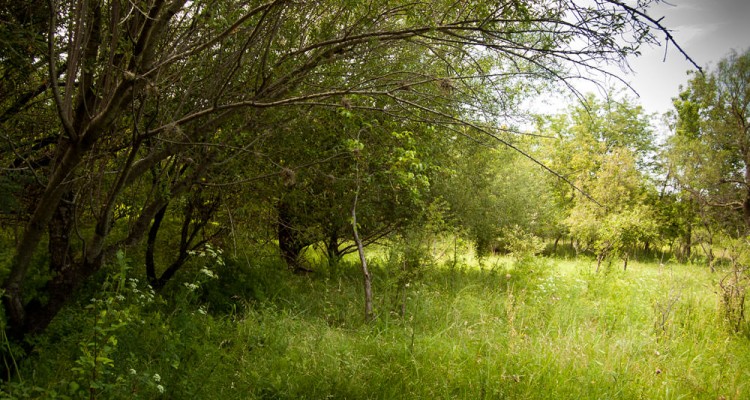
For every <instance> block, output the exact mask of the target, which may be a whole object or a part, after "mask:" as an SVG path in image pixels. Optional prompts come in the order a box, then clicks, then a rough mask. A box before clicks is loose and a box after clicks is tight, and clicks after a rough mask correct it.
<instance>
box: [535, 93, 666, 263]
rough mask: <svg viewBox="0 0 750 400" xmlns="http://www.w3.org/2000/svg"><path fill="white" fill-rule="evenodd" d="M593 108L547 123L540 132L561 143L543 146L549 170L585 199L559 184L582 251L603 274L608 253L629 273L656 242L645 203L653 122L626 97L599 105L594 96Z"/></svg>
mask: <svg viewBox="0 0 750 400" xmlns="http://www.w3.org/2000/svg"><path fill="white" fill-rule="evenodd" d="M587 105H588V108H586V107H584V106H583V105H580V106H576V107H571V109H570V110H569V111H568V112H567V113H563V114H560V115H557V116H553V117H551V118H548V119H547V121H542V122H541V127H540V130H541V132H542V133H547V135H546V136H554V137H557V138H558V140H556V141H548V142H544V143H545V144H547V146H546V147H545V148H544V149H543V150H542V151H546V152H547V160H549V161H548V163H549V165H551V166H553V168H555V169H556V170H557V171H559V172H560V173H562V174H563V175H564V176H566V177H567V178H568V179H569V180H570V181H572V182H573V183H574V185H575V187H577V188H579V189H580V190H582V193H585V195H582V193H581V192H576V191H575V190H574V188H573V186H566V185H560V184H557V185H555V186H553V190H554V191H555V193H556V195H555V197H556V198H558V199H559V200H558V204H559V205H561V206H562V207H564V209H565V214H564V215H565V219H564V220H563V224H564V225H565V226H566V227H567V229H568V231H569V233H570V235H571V236H572V237H573V238H575V239H576V240H577V242H578V246H579V247H582V248H583V249H590V250H593V251H594V253H595V254H596V256H597V269H598V268H599V266H600V265H601V263H602V261H603V260H604V259H605V258H606V257H608V256H610V255H619V256H621V257H622V258H623V261H624V268H627V263H628V259H629V257H630V253H631V252H632V251H633V250H634V248H635V247H636V245H637V244H639V243H649V242H650V241H652V240H653V239H654V238H655V236H656V224H655V215H654V213H653V210H652V209H651V207H649V205H648V204H647V203H646V202H645V200H646V195H647V193H648V189H649V187H650V186H651V183H650V182H649V180H648V175H647V172H648V163H647V161H648V160H649V158H651V157H650V156H649V153H650V152H652V151H653V149H654V146H653V144H652V142H651V130H650V124H649V121H648V116H647V115H646V114H644V112H643V109H642V108H641V107H640V106H636V105H633V104H632V103H631V102H630V100H628V99H627V98H625V99H623V100H621V101H616V100H615V99H614V97H612V96H609V97H608V98H607V99H606V100H604V101H600V100H597V99H596V98H594V97H593V96H591V95H589V96H588V101H587ZM569 116H570V117H569Z"/></svg>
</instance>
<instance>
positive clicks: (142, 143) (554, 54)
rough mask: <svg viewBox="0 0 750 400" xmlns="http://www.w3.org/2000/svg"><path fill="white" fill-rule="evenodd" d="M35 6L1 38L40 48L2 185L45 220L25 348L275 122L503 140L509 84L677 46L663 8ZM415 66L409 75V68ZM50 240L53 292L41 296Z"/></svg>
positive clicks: (20, 308)
mask: <svg viewBox="0 0 750 400" xmlns="http://www.w3.org/2000/svg"><path fill="white" fill-rule="evenodd" d="M32 3H33V5H34V7H33V10H32V8H28V10H29V12H30V13H31V14H32V15H33V16H34V18H32V19H31V20H33V21H38V20H39V18H41V22H39V23H36V22H34V23H33V24H31V25H28V24H26V23H25V22H23V21H22V20H21V19H14V21H21V22H19V23H18V24H15V23H14V24H11V25H9V26H11V36H7V35H5V34H3V36H2V38H3V40H6V39H5V38H7V37H13V38H17V37H20V36H18V35H20V33H19V32H22V31H24V30H26V29H27V27H33V28H29V29H31V30H27V31H29V32H33V39H32V40H31V42H33V43H35V44H36V46H32V48H31V51H30V54H24V53H23V52H18V54H19V56H18V57H15V58H14V60H13V61H12V62H14V63H15V62H16V61H18V60H22V62H18V63H16V64H12V63H11V61H8V60H9V59H8V58H6V57H3V59H2V61H3V71H2V72H3V74H6V73H7V71H11V69H12V68H15V67H9V65H21V66H23V68H26V69H24V74H25V75H22V76H24V77H27V78H26V79H24V80H23V81H21V82H23V84H19V85H16V86H12V87H11V90H13V95H12V96H6V97H4V98H3V99H2V107H3V109H2V115H3V120H2V124H3V126H2V127H3V130H4V131H5V132H6V133H5V135H6V136H7V137H6V140H5V143H7V147H6V149H7V151H4V152H3V153H2V154H3V156H2V161H3V163H4V165H5V166H7V167H6V170H4V174H3V175H4V178H5V179H6V180H7V179H10V180H11V182H13V183H15V182H20V181H21V179H26V180H25V181H23V185H24V194H23V196H26V197H27V198H28V201H27V202H26V203H25V204H27V205H28V206H29V208H28V209H27V210H25V211H24V212H22V214H23V217H22V218H20V221H21V222H20V225H21V226H20V227H19V229H20V230H21V231H22V234H21V235H20V238H19V240H18V244H17V246H16V249H15V251H14V255H13V261H12V263H11V269H10V271H9V274H8V276H7V277H6V279H5V281H4V284H3V288H4V289H5V294H4V298H3V299H4V306H5V310H6V315H7V316H8V318H9V320H10V325H11V328H12V334H14V335H15V336H17V337H21V336H23V335H24V334H26V333H28V332H33V331H39V330H42V329H44V328H45V327H46V325H47V324H48V323H49V321H50V320H51V319H52V318H53V317H54V315H55V314H57V311H58V310H59V309H60V307H62V305H63V304H64V303H65V301H66V300H67V299H69V298H70V296H71V294H72V293H74V290H75V288H77V287H78V286H79V285H80V284H81V283H82V282H84V281H85V280H86V279H88V278H89V277H90V276H91V275H92V274H94V273H95V272H96V271H98V270H99V269H100V268H101V266H102V265H103V263H104V262H105V261H106V260H108V259H111V257H112V256H113V255H114V254H115V253H116V252H117V251H118V250H120V249H124V248H125V249H126V248H129V247H132V246H135V245H137V244H139V243H140V242H141V240H142V239H143V238H144V236H146V234H147V232H148V231H149V226H151V221H152V220H153V219H154V217H155V216H156V215H157V214H158V213H159V212H160V210H162V209H163V208H164V207H165V205H167V204H169V203H170V202H171V201H173V200H174V199H178V198H184V197H186V196H188V193H190V192H191V191H192V190H193V189H194V188H196V187H198V186H200V185H206V184H207V183H210V182H211V181H214V180H218V181H220V182H223V181H224V180H226V175H222V176H215V175H214V174H215V173H216V171H224V172H228V171H227V170H224V169H223V168H222V165H223V164H222V163H223V162H225V160H227V159H234V160H236V159H239V158H244V159H248V158H247V157H249V156H251V154H250V152H249V151H248V149H249V147H252V146H254V145H258V142H257V141H258V140H260V138H262V137H267V136H268V135H270V136H273V135H277V134H279V133H278V132H277V131H275V127H274V125H272V124H271V123H270V122H271V121H274V120H279V119H280V116H281V115H289V114H294V113H295V112H299V110H307V109H310V108H324V107H340V106H341V104H342V102H347V107H351V108H352V109H365V110H376V111H378V112H380V113H382V114H383V115H385V116H387V117H388V118H390V119H393V120H425V119H429V122H430V123H432V124H442V125H445V126H449V127H455V126H456V124H465V125H467V126H470V127H472V132H471V133H467V134H469V135H474V136H475V137H476V135H488V134H489V135H491V134H492V131H491V130H488V128H486V126H485V128H481V129H480V127H479V125H478V124H476V123H472V122H471V121H472V119H473V120H474V121H476V120H477V119H479V118H480V116H481V120H482V121H485V122H492V121H495V120H498V119H501V118H503V117H504V115H505V114H506V112H507V111H508V110H505V109H503V107H502V104H504V101H505V100H506V99H505V97H504V94H505V93H506V91H505V89H506V88H507V87H508V86H509V85H518V84H520V82H521V81H522V80H523V79H526V78H543V79H557V80H566V79H569V78H570V77H571V76H576V75H578V70H579V69H580V68H593V69H596V68H597V65H598V64H597V63H599V62H606V61H614V62H621V61H623V60H624V59H625V57H627V56H628V55H630V54H636V53H637V51H638V47H639V45H640V44H643V43H648V42H655V41H656V36H655V35H656V34H657V33H665V34H666V35H667V40H671V36H670V35H669V32H668V31H667V30H666V29H665V28H664V27H663V26H662V25H661V24H660V22H659V21H658V20H656V19H653V18H650V17H649V16H648V15H647V14H646V13H645V11H646V7H647V5H648V3H647V2H646V3H644V2H640V3H639V4H638V5H637V6H630V5H627V4H625V3H622V2H620V1H617V0H605V1H599V2H594V3H578V2H575V1H557V2H543V3H537V2H507V3H505V2H503V3H497V2H485V1H461V2H458V3H456V2H430V3H419V2H417V3H414V2H406V3H403V4H402V3H400V2H397V3H393V2H391V1H380V0H373V1H370V2H365V3H360V2H340V1H317V2H302V3H300V2H289V1H286V0H268V1H251V2H241V3H238V2H235V1H230V0H226V1H202V0H198V1H185V0H148V1H143V2H140V3H137V4H136V3H135V2H120V1H110V0H82V1H67V0H52V1H50V2H49V3H46V4H49V7H47V6H46V4H43V2H40V1H35V2H32ZM584 4H585V5H584ZM6 14H8V12H6V9H4V10H3V15H6ZM14 18H15V17H14ZM17 27H18V29H16V28H17ZM623 37H624V38H625V39H626V40H624V41H623V40H620V39H621V38H623ZM5 43H7V41H6V42H4V43H3V46H5ZM40 44H42V45H41V46H39V45H40ZM11 47H13V48H14V49H15V48H16V46H15V45H11ZM401 59H409V60H412V62H411V63H408V65H409V68H407V69H402V68H401V66H403V65H407V64H404V63H401V62H394V63H392V61H394V60H401ZM419 65H434V68H433V69H430V70H429V72H428V73H424V69H422V68H417V67H418V66H419ZM28 68H30V69H28ZM574 70H575V72H572V73H571V72H569V71H574ZM434 71H441V72H440V73H439V74H437V73H435V72H434ZM19 76H21V75H19ZM478 86H484V87H486V88H487V90H485V91H482V92H476V91H474V88H476V87H478ZM456 102H458V103H460V104H461V106H460V107H455V105H456ZM447 105H453V106H454V107H452V111H450V112H447V111H446V110H447V109H448V108H447V107H446V106H447ZM37 115H39V116H41V118H40V119H39V120H36V116H37ZM45 120H46V121H45ZM42 121H44V122H42ZM50 121H54V123H49V122H50ZM489 126H491V125H489ZM4 145H5V144H4ZM251 163H252V162H251ZM266 168H267V167H266ZM19 169H22V170H23V171H22V174H21V175H23V176H22V177H17V176H16V175H15V174H16V172H17V171H18V170H19ZM282 170H283V169H282V168H279V170H278V171H276V172H277V173H279V172H281V171H282ZM154 171H158V173H156V174H153V172H154ZM168 171H180V173H179V174H176V175H175V174H169V173H168ZM261 171H263V170H261ZM148 174H153V175H154V176H155V177H156V178H155V179H150V180H149V179H146V177H147V176H148ZM264 174H265V171H263V172H259V171H257V170H256V171H246V172H245V173H244V174H242V175H244V179H245V180H249V179H253V178H258V177H260V176H264ZM126 204H127V206H125V205H126ZM123 209H127V210H128V211H127V212H121V211H122V210H123ZM74 230H75V232H74ZM115 233H116V234H115ZM45 238H48V241H47V242H48V243H49V244H48V250H47V251H48V252H49V254H50V256H51V257H50V258H51V260H50V261H51V262H50V264H49V265H48V266H47V268H48V273H49V275H51V276H52V277H53V278H51V280H49V282H47V283H46V284H45V285H44V287H41V288H32V287H30V286H31V285H32V283H31V282H30V279H29V276H31V275H32V270H33V269H37V268H40V266H35V265H33V263H32V258H33V256H34V254H36V253H37V251H38V250H39V247H40V244H41V243H43V242H44V241H45ZM52 255H58V256H59V257H52ZM32 289H37V290H36V291H33V290H32ZM32 292H35V293H38V295H35V296H32V295H30V293H32ZM32 297H33V298H32ZM41 299H44V301H40V300H41Z"/></svg>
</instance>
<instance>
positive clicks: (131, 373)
mask: <svg viewBox="0 0 750 400" xmlns="http://www.w3.org/2000/svg"><path fill="white" fill-rule="evenodd" d="M128 372H130V375H135V374H136V372H135V370H134V369H133V368H130V371H128Z"/></svg>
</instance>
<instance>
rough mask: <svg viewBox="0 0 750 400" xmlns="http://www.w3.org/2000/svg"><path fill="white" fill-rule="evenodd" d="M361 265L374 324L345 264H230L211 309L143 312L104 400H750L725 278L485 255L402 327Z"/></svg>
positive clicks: (413, 309) (418, 281) (57, 360)
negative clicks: (314, 270) (720, 284)
mask: <svg viewBox="0 0 750 400" xmlns="http://www.w3.org/2000/svg"><path fill="white" fill-rule="evenodd" d="M372 264H373V268H374V276H375V282H374V283H375V286H374V288H375V296H376V299H375V300H376V312H377V314H378V317H377V319H376V320H375V321H374V322H372V323H369V324H366V323H364V322H363V320H362V319H363V316H362V314H363V310H362V301H361V279H360V276H359V274H358V271H357V268H356V265H354V264H346V263H345V264H343V265H342V266H340V267H339V268H338V269H335V270H331V271H323V272H320V273H318V274H313V275H310V276H304V277H300V276H294V277H290V276H287V275H286V273H285V272H284V271H282V270H280V268H278V267H277V266H274V265H269V264H268V263H260V264H258V265H253V264H252V263H250V264H249V265H242V266H237V267H238V268H240V269H241V270H242V271H244V272H243V273H242V274H240V275H241V278H238V277H237V276H231V277H230V276H229V273H228V272H227V278H226V280H224V281H219V282H212V283H211V284H209V285H207V286H206V291H205V293H204V295H203V297H202V301H204V302H208V309H209V310H214V313H210V312H209V313H208V314H207V315H203V314H202V313H196V312H194V309H195V307H197V303H186V304H185V305H183V308H182V311H181V312H180V311H173V312H172V313H171V314H166V313H165V312H162V311H151V313H152V314H149V315H151V318H152V319H153V321H151V320H149V319H148V318H146V323H151V322H155V323H158V324H161V325H158V326H155V327H154V328H153V329H150V330H149V329H143V328H138V327H136V326H135V325H137V324H133V325H134V326H132V327H126V328H125V329H123V330H122V331H121V332H120V333H118V335H119V336H118V337H119V339H120V342H121V343H120V344H119V345H118V346H119V347H118V349H117V352H116V354H115V357H113V358H114V366H112V367H111V370H112V379H115V380H116V379H118V378H116V377H119V379H122V380H123V382H124V383H122V384H121V385H120V386H118V389H116V390H114V389H113V391H111V392H109V393H110V395H109V396H108V397H101V398H133V397H138V396H141V398H155V397H159V396H161V397H163V398H191V397H192V398H216V399H232V398H236V399H248V398H274V399H298V398H299V399H302V398H309V399H322V398H340V399H360V398H383V399H388V398H428V399H438V398H446V399H448V398H449V399H456V398H459V399H460V398H465V399H481V398H492V399H496V398H511V399H720V398H723V399H746V398H750V339H749V338H748V337H747V336H745V335H737V334H731V333H729V330H728V329H727V327H726V326H725V324H724V322H723V320H722V318H721V313H720V305H719V302H718V295H717V294H716V293H714V291H715V288H716V281H717V280H718V278H719V276H720V275H719V274H711V273H709V272H708V271H706V270H705V269H704V268H702V267H700V266H694V265H677V264H667V265H660V264H655V263H638V262H631V263H630V265H629V266H628V271H626V272H623V271H621V270H620V266H619V265H617V264H613V265H612V266H611V267H609V268H605V269H604V270H603V271H601V272H600V273H598V274H595V273H593V270H594V267H595V265H594V264H593V263H592V262H590V261H586V260H571V259H566V260H555V259H534V260H526V261H525V262H521V263H514V262H513V261H511V260H509V259H503V258H495V259H490V260H486V261H485V263H484V264H483V265H485V268H479V267H475V266H467V265H465V264H462V265H461V266H460V267H458V268H450V267H447V266H446V267H432V268H427V269H425V270H423V271H420V272H419V274H418V275H417V276H416V277H415V278H414V279H412V280H411V281H410V282H409V287H408V288H407V293H406V307H405V310H406V314H405V315H403V316H401V315H400V311H401V301H402V300H403V299H404V297H403V296H402V295H403V293H402V292H400V291H399V290H398V288H397V286H396V283H395V282H397V281H398V279H399V276H398V275H397V273H396V272H395V271H392V270H390V269H389V268H388V267H387V265H386V264H385V262H384V261H382V260H377V259H376V260H373V262H372ZM227 292H235V293H233V294H232V293H230V294H232V295H233V296H234V297H233V298H234V299H235V300H234V301H236V302H237V303H238V304H240V305H244V307H239V309H242V310H243V311H234V312H233V313H231V312H230V313H226V312H225V311H221V312H219V310H229V309H232V310H237V309H238V308H232V307H226V306H221V307H220V304H223V303H221V296H225V297H228V294H227ZM190 307H193V308H192V309H191V308H190ZM204 307H205V305H204ZM158 310H161V309H158ZM191 310H192V311H191ZM140 312H142V313H144V314H145V313H147V310H145V309H142V310H141V311H140ZM165 336H166V338H167V339H168V341H170V342H171V343H172V345H171V347H169V346H166V345H165V344H164V343H163V341H164V340H165ZM67 342H74V341H71V340H67ZM60 343H62V342H61V341H57V342H54V343H52V342H50V344H48V345H46V346H47V347H45V346H41V350H39V353H38V355H36V356H35V357H32V358H33V360H30V361H27V363H26V364H25V365H24V366H22V374H23V375H24V376H25V378H26V381H25V383H24V386H25V387H29V386H31V385H34V386H37V387H39V389H38V390H37V391H36V392H35V393H37V394H39V393H46V396H47V397H54V396H50V395H49V393H51V391H53V390H57V393H60V392H62V391H63V390H60V389H59V388H60V386H61V385H62V384H61V382H63V383H64V382H68V381H70V380H71V379H72V378H70V376H69V375H68V373H67V372H66V371H69V369H70V366H69V365H66V364H65V363H66V361H65V360H71V359H75V357H76V354H78V353H76V352H80V350H78V349H77V348H76V346H73V345H70V346H68V347H65V346H61V345H60ZM53 345H57V346H59V347H58V350H57V351H55V350H53V348H52V347H53ZM53 354H54V355H55V356H54V357H53ZM67 362H68V363H70V361H67ZM129 369H134V370H136V371H137V377H131V376H129V375H128V374H129V373H128V372H127V371H129ZM154 373H158V374H159V377H160V379H159V382H158V383H159V384H160V385H162V386H163V388H164V389H165V393H160V392H157V391H155V390H154V387H155V382H153V379H152V376H153V374H154ZM147 381H148V382H147ZM19 387H20V386H18V385H17V386H16V387H15V388H16V390H17V392H19V393H20V389H18V388H19ZM55 388H57V389H55ZM134 388H135V389H134ZM42 397H43V396H42Z"/></svg>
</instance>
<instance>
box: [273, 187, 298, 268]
mask: <svg viewBox="0 0 750 400" xmlns="http://www.w3.org/2000/svg"><path fill="white" fill-rule="evenodd" d="M277 211H278V213H279V216H278V231H277V234H278V239H279V251H280V253H281V259H282V260H284V262H285V263H286V266H287V268H289V270H291V271H295V272H296V271H298V270H299V269H300V265H299V262H298V261H299V256H300V253H301V252H302V249H303V248H304V246H303V245H301V243H300V241H299V234H298V232H297V231H296V228H295V226H294V213H293V212H292V210H291V206H290V205H289V203H287V202H286V201H284V200H281V201H279V204H278V206H277Z"/></svg>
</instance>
